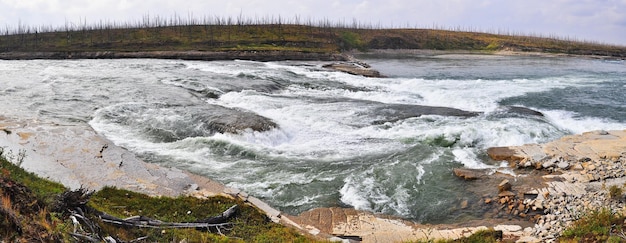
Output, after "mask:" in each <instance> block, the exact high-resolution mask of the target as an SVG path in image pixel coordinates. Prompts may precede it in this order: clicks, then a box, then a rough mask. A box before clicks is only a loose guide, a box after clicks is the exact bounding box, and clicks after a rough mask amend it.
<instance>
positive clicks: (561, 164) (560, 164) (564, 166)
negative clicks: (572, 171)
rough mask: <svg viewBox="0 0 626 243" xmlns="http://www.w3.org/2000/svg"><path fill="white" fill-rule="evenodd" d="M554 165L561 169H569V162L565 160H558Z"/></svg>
mask: <svg viewBox="0 0 626 243" xmlns="http://www.w3.org/2000/svg"><path fill="white" fill-rule="evenodd" d="M556 166H557V167H559V169H562V170H567V169H569V163H568V162H567V161H559V162H558V163H556Z"/></svg>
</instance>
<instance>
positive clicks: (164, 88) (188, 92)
mask: <svg viewBox="0 0 626 243" xmlns="http://www.w3.org/2000/svg"><path fill="white" fill-rule="evenodd" d="M568 60H572V61H568ZM370 61H371V63H372V64H373V65H374V67H376V68H379V69H380V70H381V71H382V72H383V73H384V74H387V75H389V76H390V77H389V78H381V79H375V78H363V77H358V76H352V75H348V74H344V73H338V72H331V71H328V70H324V69H322V68H321V64H322V63H317V62H308V63H303V62H274V63H260V62H249V61H223V62H194V61H164V60H83V61H2V62H0V70H2V71H3V72H4V73H5V75H4V77H2V78H0V80H1V81H0V102H2V104H4V105H3V106H2V108H1V109H0V112H3V114H5V115H6V116H21V117H34V118H39V119H44V120H55V121H57V122H61V123H63V122H89V124H90V125H91V126H92V127H93V128H94V129H95V130H96V131H98V132H100V133H101V134H103V135H104V136H106V137H108V138H109V139H111V140H112V141H114V142H115V143H116V144H118V145H121V146H124V147H126V148H128V149H129V150H131V151H133V152H135V153H137V154H139V155H140V156H142V157H143V158H144V159H146V160H147V161H150V162H154V163H159V164H163V165H166V166H176V167H179V168H182V169H186V170H190V171H193V172H196V173H199V174H202V175H206V176H208V177H210V178H213V179H217V180H219V181H221V182H223V183H225V184H227V185H228V186H232V187H237V188H241V189H243V190H245V191H247V192H249V193H251V194H253V195H255V196H258V197H261V198H263V199H265V200H267V201H269V202H270V203H271V204H272V205H274V206H276V207H278V208H280V209H282V210H286V211H287V212H289V213H298V212H301V211H303V210H307V209H311V208H314V207H320V206H337V205H339V206H352V207H355V208H358V209H364V210H371V211H374V212H379V213H387V214H392V215H397V216H401V217H405V218H410V219H415V220H418V221H429V222H430V221H438V220H445V219H446V217H449V215H451V214H454V213H455V212H453V211H450V210H451V209H450V208H452V205H455V204H456V203H458V202H456V201H455V199H454V195H457V194H458V195H462V194H463V193H464V189H463V184H462V182H459V181H457V180H456V179H455V178H454V177H453V176H452V175H451V169H452V168H455V167H460V166H465V167H469V168H493V169H498V168H500V169H502V168H503V166H506V165H505V164H501V163H500V162H497V161H490V160H488V159H487V158H486V156H485V149H486V148H488V147H493V146H509V145H521V144H526V143H538V142H546V141H549V140H552V139H556V138H559V137H561V136H563V135H566V134H569V133H581V132H585V131H589V130H598V129H604V130H611V129H625V128H626V125H625V124H626V119H622V120H619V119H616V118H615V117H620V116H615V115H614V114H615V112H624V110H625V108H624V107H625V104H626V101H624V97H618V96H615V97H613V98H612V99H611V100H612V102H613V103H614V104H606V105H607V107H611V109H613V110H612V111H613V112H610V113H611V114H608V113H607V114H606V116H604V115H597V113H592V111H593V110H594V109H593V107H592V106H591V104H590V103H588V101H590V100H593V101H594V102H595V101H596V100H598V99H592V98H590V97H594V96H592V95H596V94H595V93H592V94H588V93H585V92H587V90H593V89H600V90H602V89H605V90H609V91H610V90H611V89H614V88H612V87H624V85H623V82H625V81H624V80H623V78H621V77H623V76H624V75H623V74H624V73H625V72H626V71H624V70H623V69H624V68H623V65H622V66H620V65H621V64H614V63H598V62H593V61H589V60H587V61H580V60H574V59H563V60H560V59H559V60H558V61H555V60H543V59H538V60H533V61H532V62H530V61H528V60H525V59H515V58H510V59H501V58H500V59H480V61H475V60H471V59H460V60H456V59H449V58H448V59H447V58H437V59H401V60H396V59H393V60H385V59H375V60H370ZM450 62H452V63H454V65H451V64H450ZM460 64H463V65H460ZM594 65H595V66H594ZM596 66H597V67H596ZM443 67H445V68H443ZM470 67H471V68H470ZM472 68H473V69H472ZM594 70H603V71H602V72H599V71H594ZM529 73H530V74H529ZM460 74H462V75H460ZM463 75H465V76H467V77H460V76H463ZM608 85H614V86H610V87H609V86H608ZM605 86H606V87H605ZM565 91H567V92H570V91H573V92H580V93H576V94H572V96H571V97H562V93H559V92H565ZM603 92H604V91H603ZM208 93H210V94H213V95H219V98H217V99H215V98H211V97H210V96H207V95H206V94H208ZM600 94H602V93H600ZM586 95H590V96H589V97H587V96H586ZM538 97H539V98H541V99H538ZM563 98H568V102H570V103H568V104H570V105H568V106H567V107H559V104H560V103H561V99H563ZM503 103H504V104H503ZM388 104H408V105H423V106H439V107H451V108H457V109H462V110H466V111H474V112H480V114H479V115H478V116H475V117H468V118H466V117H455V116H447V115H423V116H420V117H410V118H406V119H399V120H394V119H391V121H390V122H383V123H375V122H376V121H380V120H385V119H386V117H385V116H384V115H383V114H381V113H379V111H380V109H381V108H385V107H387V106H388ZM571 104H573V105H571ZM209 105H217V106H222V107H227V108H233V109H240V110H246V111H251V112H254V113H256V114H258V115H261V116H264V117H267V118H270V119H271V120H272V121H274V122H275V123H276V124H278V128H275V129H272V130H269V131H266V132H256V131H252V130H245V131H242V132H240V133H238V134H230V133H226V134H222V133H214V132H211V131H204V130H202V129H204V128H203V127H202V125H203V124H201V123H199V124H193V123H190V120H189V119H191V118H193V117H194V116H200V117H202V115H203V114H204V113H206V114H207V115H208V114H211V112H212V110H211V108H210V107H209ZM505 105H516V106H522V107H526V108H530V109H534V110H537V111H540V112H541V113H543V114H544V117H539V116H532V115H523V114H516V113H511V112H508V111H507V109H506V107H505ZM611 105H612V106H611ZM205 106H206V107H205ZM24 107H28V108H27V109H24ZM555 107H559V108H555ZM387 109H393V108H392V107H391V106H389V107H388V108H387ZM590 114H592V115H590ZM233 115H236V114H235V113H233ZM200 120H201V121H204V120H202V119H200ZM155 134H156V135H155ZM159 134H191V135H186V136H183V137H179V136H178V135H177V136H174V138H176V139H174V140H173V141H170V140H167V139H158V136H160V135H159ZM155 136H157V137H155Z"/></svg>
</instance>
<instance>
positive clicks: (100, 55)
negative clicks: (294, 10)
mask: <svg viewBox="0 0 626 243" xmlns="http://www.w3.org/2000/svg"><path fill="white" fill-rule="evenodd" d="M128 58H157V59H179V60H198V61H218V60H252V61H287V60H298V61H349V60H350V59H349V57H348V56H346V55H345V54H340V53H324V52H299V51H135V52H120V51H95V52H89V51H68V52H2V53H0V60H36V59H49V60H69V59H128Z"/></svg>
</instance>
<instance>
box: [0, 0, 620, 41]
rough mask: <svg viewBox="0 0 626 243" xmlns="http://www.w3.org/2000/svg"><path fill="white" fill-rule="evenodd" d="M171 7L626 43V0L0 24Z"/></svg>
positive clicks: (429, 2)
mask: <svg viewBox="0 0 626 243" xmlns="http://www.w3.org/2000/svg"><path fill="white" fill-rule="evenodd" d="M146 14H149V15H150V16H156V15H159V16H161V17H171V16H174V14H178V15H183V16H187V15H188V14H193V15H194V16H196V17H197V18H202V17H204V16H209V17H214V16H222V17H228V16H232V17H237V16H239V15H240V14H241V15H243V16H246V17H248V18H251V19H254V18H263V17H271V16H274V17H277V16H281V18H291V19H293V18H294V17H295V16H296V15H298V16H299V17H300V18H301V19H308V18H310V19H314V20H320V19H329V20H331V21H345V22H348V23H351V22H352V20H353V19H357V20H358V21H360V22H362V23H372V24H373V25H378V24H380V25H382V26H385V27H389V26H393V27H407V26H408V27H432V26H434V25H436V26H445V27H458V26H460V27H463V28H470V27H471V28H473V29H477V30H490V31H495V30H507V31H510V32H518V33H527V34H542V35H558V36H562V37H572V38H578V39H580V40H591V41H598V42H602V43H610V44H620V45H626V0H343V1H330V0H273V1H270V0H263V1H260V0H221V1H215V0H184V1H173V0H152V1H151V0H0V29H2V30H4V29H5V28H6V27H7V26H10V27H13V26H17V24H18V22H21V23H22V24H26V25H30V26H40V25H55V26H62V25H64V23H65V22H66V20H67V21H69V22H74V23H78V22H80V21H81V20H84V19H86V20H87V22H88V23H94V22H98V21H100V20H104V21H107V20H109V21H138V20H140V19H141V17H142V16H144V15H146Z"/></svg>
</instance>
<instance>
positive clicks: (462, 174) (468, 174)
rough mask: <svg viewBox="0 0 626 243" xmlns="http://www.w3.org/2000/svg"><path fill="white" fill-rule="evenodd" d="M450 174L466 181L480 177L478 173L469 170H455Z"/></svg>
mask: <svg viewBox="0 0 626 243" xmlns="http://www.w3.org/2000/svg"><path fill="white" fill-rule="evenodd" d="M452 172H454V175H455V176H457V177H459V178H461V179H464V180H468V181H469V180H476V179H478V178H479V177H481V176H482V174H481V173H480V172H478V171H476V170H471V169H463V168H455V169H453V170H452Z"/></svg>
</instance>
